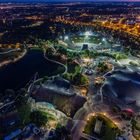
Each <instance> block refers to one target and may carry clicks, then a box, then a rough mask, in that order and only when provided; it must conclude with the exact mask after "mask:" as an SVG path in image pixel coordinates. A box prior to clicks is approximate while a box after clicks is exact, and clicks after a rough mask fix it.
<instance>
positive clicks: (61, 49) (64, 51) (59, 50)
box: [57, 46, 67, 55]
mask: <svg viewBox="0 0 140 140" xmlns="http://www.w3.org/2000/svg"><path fill="white" fill-rule="evenodd" d="M57 52H58V53H60V54H64V55H66V54H67V49H66V48H64V47H61V46H60V47H59V48H58V50H57Z"/></svg>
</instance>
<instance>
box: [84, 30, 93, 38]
mask: <svg viewBox="0 0 140 140" xmlns="http://www.w3.org/2000/svg"><path fill="white" fill-rule="evenodd" d="M84 35H85V36H87V37H88V36H91V35H92V32H91V31H86V32H85V34H84Z"/></svg>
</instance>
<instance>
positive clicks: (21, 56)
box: [0, 49, 27, 68]
mask: <svg viewBox="0 0 140 140" xmlns="http://www.w3.org/2000/svg"><path fill="white" fill-rule="evenodd" d="M8 53H11V51H10V52H8ZM26 53H27V50H26V49H24V51H23V52H22V54H21V55H20V56H18V57H17V58H15V59H14V60H6V61H3V62H1V63H0V68H1V67H3V66H6V65H8V64H10V63H15V62H17V61H18V60H20V59H21V58H23V57H24V56H25V54H26ZM4 54H5V53H4Z"/></svg>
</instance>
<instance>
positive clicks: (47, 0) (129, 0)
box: [0, 0, 140, 2]
mask: <svg viewBox="0 0 140 140" xmlns="http://www.w3.org/2000/svg"><path fill="white" fill-rule="evenodd" d="M0 2H140V0H0Z"/></svg>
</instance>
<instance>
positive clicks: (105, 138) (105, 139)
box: [84, 114, 120, 140]
mask: <svg viewBox="0 0 140 140" xmlns="http://www.w3.org/2000/svg"><path fill="white" fill-rule="evenodd" d="M96 119H100V120H103V124H104V128H103V129H104V133H103V135H102V136H101V140H115V138H116V135H117V134H118V133H120V130H119V129H118V127H117V126H116V125H115V124H114V123H113V122H112V121H111V120H110V119H109V118H107V117H106V116H104V115H102V114H98V115H97V116H93V117H91V118H90V120H89V121H88V122H87V124H86V126H85V129H84V133H86V134H88V135H94V133H93V131H94V127H95V123H96Z"/></svg>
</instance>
